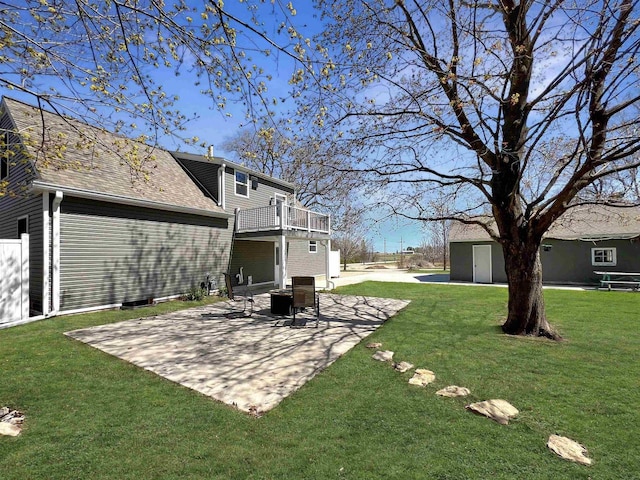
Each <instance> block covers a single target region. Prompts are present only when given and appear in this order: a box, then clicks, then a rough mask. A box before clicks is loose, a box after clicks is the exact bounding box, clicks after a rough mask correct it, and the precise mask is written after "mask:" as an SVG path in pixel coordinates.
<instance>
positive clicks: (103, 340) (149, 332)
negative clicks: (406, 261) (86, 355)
mask: <svg viewBox="0 0 640 480" xmlns="http://www.w3.org/2000/svg"><path fill="white" fill-rule="evenodd" d="M254 298H255V301H256V304H255V309H254V313H253V316H251V317H249V318H227V317H226V316H225V315H226V314H228V313H229V312H232V311H234V310H237V309H238V305H237V304H232V303H230V302H221V303H217V304H213V305H209V306H205V307H197V308H192V309H188V310H183V311H180V312H175V313H170V314H166V315H158V316H153V317H146V318H139V319H136V320H129V321H125V322H120V323H114V324H109V325H101V326H97V327H92V328H86V329H81V330H74V331H72V332H66V333H65V335H67V336H69V337H71V338H74V339H76V340H79V341H81V342H84V343H87V344H89V345H91V346H92V347H95V348H98V349H100V350H102V351H104V352H106V353H109V354H111V355H114V356H116V357H118V358H121V359H123V360H126V361H128V362H131V363H133V364H135V365H137V366H139V367H142V368H144V369H146V370H149V371H152V372H154V373H156V374H158V375H160V376H162V377H165V378H167V379H169V380H171V381H173V382H176V383H179V384H181V385H183V386H185V387H188V388H191V389H193V390H196V391H198V392H201V393H203V394H204V395H208V396H210V397H213V398H214V399H216V400H219V401H221V402H224V403H226V404H228V405H232V406H234V407H237V408H238V409H240V410H243V411H245V412H252V413H262V412H266V411H268V410H270V409H272V408H274V407H275V406H276V405H278V403H280V401H282V399H283V398H285V397H287V396H288V395H290V394H291V393H292V392H294V391H295V390H297V389H298V388H300V387H301V386H302V385H304V384H305V383H306V382H307V381H309V380H310V379H312V378H313V377H314V376H315V375H316V374H317V373H318V372H320V371H321V370H323V369H324V368H326V367H327V366H329V365H331V364H332V363H333V362H334V361H335V360H337V359H338V358H339V357H340V356H341V355H343V354H344V353H346V352H347V351H349V350H350V349H351V348H353V347H354V346H355V345H356V344H358V343H359V342H360V341H361V340H362V339H364V338H365V337H367V336H368V335H370V334H371V333H372V332H373V331H375V329H377V328H378V327H379V326H381V325H382V324H383V323H384V322H385V321H386V320H387V319H388V318H389V317H391V316H392V315H394V314H396V313H397V312H398V311H399V310H400V309H402V308H404V307H405V306H406V305H408V303H409V302H408V301H405V300H395V299H385V298H372V297H360V296H346V295H331V294H321V295H320V324H319V327H318V328H314V327H315V322H309V323H308V324H307V326H306V327H304V328H289V327H288V326H282V325H283V323H284V321H285V320H290V318H288V317H277V316H273V315H271V313H270V304H269V302H270V299H269V295H268V294H262V295H257V296H255V297H254ZM241 306H242V305H240V307H241ZM141 314H142V312H141ZM304 315H306V314H303V316H304Z"/></svg>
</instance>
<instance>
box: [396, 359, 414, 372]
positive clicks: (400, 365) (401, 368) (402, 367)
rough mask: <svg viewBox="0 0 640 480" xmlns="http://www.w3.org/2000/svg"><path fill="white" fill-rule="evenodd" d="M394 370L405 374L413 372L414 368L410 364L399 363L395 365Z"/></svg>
mask: <svg viewBox="0 0 640 480" xmlns="http://www.w3.org/2000/svg"><path fill="white" fill-rule="evenodd" d="M393 368H394V369H396V370H397V371H398V372H400V373H404V372H406V371H407V370H411V369H412V368H413V364H412V363H409V362H399V363H394V364H393Z"/></svg>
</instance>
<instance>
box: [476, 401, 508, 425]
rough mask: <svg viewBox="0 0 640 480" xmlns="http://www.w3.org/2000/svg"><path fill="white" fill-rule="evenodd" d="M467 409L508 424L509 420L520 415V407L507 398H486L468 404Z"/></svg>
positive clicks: (502, 423)
mask: <svg viewBox="0 0 640 480" xmlns="http://www.w3.org/2000/svg"><path fill="white" fill-rule="evenodd" d="M465 408H466V409H467V410H471V411H472V412H474V413H478V414H480V415H484V416H485V417H487V418H490V419H491V420H494V421H496V422H498V423H499V424H500V425H508V424H509V420H510V419H512V418H513V417H515V416H516V415H518V413H519V412H518V409H517V408H516V407H514V406H513V405H511V404H510V403H509V402H507V401H506V400H501V399H494V400H485V401H484V402H477V403H472V404H470V405H467V406H466V407H465Z"/></svg>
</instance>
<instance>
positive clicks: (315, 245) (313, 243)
mask: <svg viewBox="0 0 640 480" xmlns="http://www.w3.org/2000/svg"><path fill="white" fill-rule="evenodd" d="M311 245H313V247H314V248H313V250H312V249H311ZM309 253H318V241H317V240H309Z"/></svg>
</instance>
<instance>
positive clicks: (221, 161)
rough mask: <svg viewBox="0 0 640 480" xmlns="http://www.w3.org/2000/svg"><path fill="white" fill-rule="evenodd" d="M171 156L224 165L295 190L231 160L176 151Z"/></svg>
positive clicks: (293, 188) (282, 181) (287, 184)
mask: <svg viewBox="0 0 640 480" xmlns="http://www.w3.org/2000/svg"><path fill="white" fill-rule="evenodd" d="M169 153H170V154H171V155H173V157H174V158H176V159H180V158H185V159H187V160H192V161H196V162H202V163H214V164H216V165H225V166H226V167H229V168H233V169H238V170H241V171H243V172H246V173H248V174H249V175H255V176H256V177H260V178H263V179H265V180H269V181H270V182H273V183H275V184H278V185H280V186H282V187H286V188H289V189H291V190H295V185H294V184H293V183H291V182H287V181H286V180H282V179H280V178H276V177H272V176H270V175H268V174H266V173H263V172H260V171H258V170H254V169H252V168H249V167H246V166H244V165H240V164H239V163H236V162H232V161H231V160H227V159H225V158H222V157H212V158H211V157H205V156H203V155H198V154H195V153H187V152H177V151H172V152H169Z"/></svg>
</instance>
